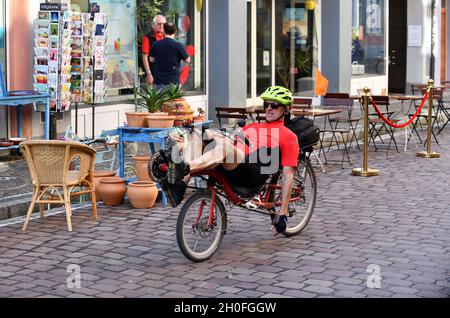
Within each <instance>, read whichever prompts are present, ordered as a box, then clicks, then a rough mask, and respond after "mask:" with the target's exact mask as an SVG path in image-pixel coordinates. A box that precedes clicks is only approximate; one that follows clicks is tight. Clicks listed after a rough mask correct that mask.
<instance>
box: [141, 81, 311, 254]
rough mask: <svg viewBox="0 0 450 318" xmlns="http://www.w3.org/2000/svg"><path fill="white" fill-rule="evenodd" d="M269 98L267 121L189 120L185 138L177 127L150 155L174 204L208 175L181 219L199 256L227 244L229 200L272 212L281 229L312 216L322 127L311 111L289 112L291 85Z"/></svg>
mask: <svg viewBox="0 0 450 318" xmlns="http://www.w3.org/2000/svg"><path fill="white" fill-rule="evenodd" d="M261 98H262V99H263V100H264V109H265V111H266V121H267V122H266V123H252V124H249V125H244V123H240V124H239V126H241V128H240V129H236V130H234V131H232V132H227V131H213V130H209V129H204V130H202V131H200V130H199V129H198V128H194V127H192V126H191V127H186V128H187V129H188V131H189V133H188V134H187V135H186V136H185V137H184V138H183V137H182V136H179V135H172V136H171V137H169V139H168V142H167V146H166V149H165V150H161V151H160V152H158V153H156V154H155V155H154V156H153V157H152V159H151V160H150V163H149V175H150V176H151V178H152V179H153V180H154V181H155V182H158V183H160V184H161V187H162V188H163V190H164V191H165V193H166V196H167V197H168V199H169V201H170V202H171V204H172V206H173V207H176V206H178V205H179V204H180V203H181V201H182V200H183V197H184V194H185V191H186V188H187V184H189V180H190V178H191V177H197V178H202V179H203V180H205V181H206V184H207V187H203V188H196V189H197V191H195V192H194V193H193V194H192V195H191V196H190V197H189V198H188V199H187V201H186V202H185V203H184V205H183V206H182V208H181V211H180V214H179V216H178V221H177V229H176V233H177V241H178V245H179V247H180V249H181V251H182V253H183V254H184V255H185V256H186V257H187V258H188V259H190V260H192V261H204V260H207V259H208V258H210V257H211V256H212V255H213V254H214V253H215V252H216V251H217V249H218V248H219V246H220V243H221V241H222V239H223V236H224V234H225V233H226V231H227V213H226V208H225V206H226V204H225V203H227V205H229V206H237V207H241V208H244V209H247V210H251V211H255V212H259V213H263V214H267V215H269V216H270V217H271V219H272V224H273V226H274V235H277V234H278V233H282V234H284V235H286V236H292V235H296V234H298V233H300V232H301V231H302V230H303V229H304V228H305V227H306V225H307V224H308V222H309V220H310V219H311V216H312V213H313V210H314V206H315V201H316V191H317V189H316V177H315V174H314V171H313V168H312V166H311V163H310V160H309V156H310V154H311V152H312V151H313V146H314V145H315V144H317V142H318V141H319V129H318V128H317V127H315V126H313V124H312V121H310V120H308V119H306V118H303V117H296V118H294V119H293V120H290V119H289V117H290V108H291V105H292V101H293V99H292V94H291V92H290V91H289V90H287V89H286V88H283V87H280V86H273V87H269V88H268V89H267V90H266V92H264V93H263V94H262V95H261ZM285 121H286V123H287V125H288V127H289V128H288V127H287V126H285ZM186 141H188V142H187V143H186ZM299 142H300V145H302V147H301V148H300V147H299Z"/></svg>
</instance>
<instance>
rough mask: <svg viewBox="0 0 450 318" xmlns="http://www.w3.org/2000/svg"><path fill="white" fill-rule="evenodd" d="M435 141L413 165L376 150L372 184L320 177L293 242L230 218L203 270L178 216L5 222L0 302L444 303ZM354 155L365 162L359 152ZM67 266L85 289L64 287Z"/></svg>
mask: <svg viewBox="0 0 450 318" xmlns="http://www.w3.org/2000/svg"><path fill="white" fill-rule="evenodd" d="M423 133H425V132H423ZM439 140H440V142H441V144H440V145H433V150H435V151H439V152H440V153H441V155H442V157H441V158H440V159H421V158H416V157H415V154H416V152H417V151H419V150H423V147H422V146H418V148H417V149H415V148H414V146H411V145H410V146H409V147H408V151H407V152H401V153H397V152H396V151H395V150H391V151H389V153H388V156H386V151H383V150H380V151H378V152H373V151H371V152H370V159H369V165H370V167H371V168H378V169H380V171H381V175H380V176H379V177H374V178H360V177H353V176H351V168H346V169H341V168H340V166H339V165H337V166H327V173H326V174H323V173H321V172H320V171H319V169H317V170H316V171H317V178H318V185H319V188H318V200H317V204H316V210H315V213H314V215H313V218H312V219H311V222H310V223H309V225H308V226H307V228H306V229H305V230H304V232H302V233H300V234H299V235H298V236H295V237H291V238H286V237H283V236H281V235H279V236H277V237H272V236H271V230H270V220H269V218H268V217H265V216H262V215H259V214H256V213H251V212H245V211H241V210H239V209H233V210H231V211H229V218H228V219H229V230H228V232H227V235H226V236H225V238H224V240H223V242H222V245H221V247H220V249H219V251H218V252H217V253H216V254H215V255H214V256H213V257H212V258H211V259H210V260H209V261H207V262H204V263H192V262H190V261H188V260H187V259H186V258H184V256H183V255H182V254H181V252H180V251H179V249H178V246H177V243H176V237H175V225H176V219H177V215H178V209H169V208H166V209H162V208H161V207H160V206H159V207H157V208H154V209H151V210H133V209H132V208H131V206H130V205H129V204H125V205H123V206H119V207H116V208H111V207H106V206H103V205H100V206H99V209H98V210H99V216H100V221H99V222H98V223H97V222H94V221H92V220H91V219H90V209H89V208H81V209H79V210H76V211H74V216H73V227H74V232H73V233H69V232H67V230H66V223H65V216H64V214H58V215H53V216H49V217H48V218H46V219H44V220H39V219H37V220H33V221H32V222H31V223H30V226H29V228H28V231H27V232H26V233H22V232H21V231H20V228H21V220H16V221H17V222H19V223H16V224H11V225H8V224H6V223H4V222H3V223H0V264H1V267H0V297H175V298H182V297H220V298H231V297H269V298H271V297H295V298H299V297H449V296H450V212H449V206H450V196H449V194H448V189H449V188H450V187H449V186H450V181H449V178H448V173H447V171H449V170H450V160H449V158H450V130H449V129H445V130H444V132H443V133H442V134H441V135H440V138H439ZM400 142H401V139H400ZM336 156H337V157H340V155H339V154H338V153H337V152H336ZM351 159H352V162H353V163H354V167H361V166H362V153H361V152H357V151H355V150H353V151H352V152H351ZM11 221H12V220H9V221H7V222H11ZM73 264H75V265H79V266H80V269H81V288H80V289H70V288H68V287H67V279H68V277H70V270H69V273H68V272H67V269H68V266H70V265H73ZM70 268H71V267H69V269H70ZM378 277H379V278H380V281H379V282H380V285H379V286H378V285H377V284H376V283H377V278H378ZM368 286H371V287H379V288H370V287H368Z"/></svg>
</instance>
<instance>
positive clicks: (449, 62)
mask: <svg viewBox="0 0 450 318" xmlns="http://www.w3.org/2000/svg"><path fill="white" fill-rule="evenodd" d="M449 56H450V0H447V74H446V76H445V78H446V79H447V81H450V59H449Z"/></svg>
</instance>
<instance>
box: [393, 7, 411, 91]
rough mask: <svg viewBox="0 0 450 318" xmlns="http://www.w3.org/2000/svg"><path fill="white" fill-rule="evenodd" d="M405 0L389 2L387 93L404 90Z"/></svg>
mask: <svg viewBox="0 0 450 318" xmlns="http://www.w3.org/2000/svg"><path fill="white" fill-rule="evenodd" d="M406 47H407V0H396V1H389V93H400V94H404V93H405V89H406Z"/></svg>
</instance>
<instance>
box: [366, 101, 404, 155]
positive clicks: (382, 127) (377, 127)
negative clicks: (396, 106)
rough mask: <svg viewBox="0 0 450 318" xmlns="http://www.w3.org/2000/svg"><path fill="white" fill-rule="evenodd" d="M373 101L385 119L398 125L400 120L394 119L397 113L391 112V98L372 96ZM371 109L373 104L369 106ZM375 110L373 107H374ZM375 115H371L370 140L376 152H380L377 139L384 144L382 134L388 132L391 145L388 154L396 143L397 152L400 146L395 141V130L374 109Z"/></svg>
mask: <svg viewBox="0 0 450 318" xmlns="http://www.w3.org/2000/svg"><path fill="white" fill-rule="evenodd" d="M372 99H373V101H374V102H375V104H376V105H377V106H378V108H379V110H380V112H381V113H382V114H383V116H384V117H386V118H387V119H388V120H389V121H390V122H392V123H394V124H397V123H398V122H399V121H400V119H396V118H394V115H395V112H393V111H389V106H390V102H389V97H388V96H384V95H378V96H377V95H374V96H372ZM370 107H371V104H369V108H370ZM372 108H373V106H372ZM373 111H374V112H373V113H369V138H370V139H371V140H372V142H373V145H374V147H375V151H378V148H377V145H376V138H377V137H378V139H379V140H380V141H381V143H382V144H384V140H383V138H381V133H382V132H383V131H386V132H387V133H388V135H389V145H388V148H387V151H386V153H388V151H389V149H390V148H391V144H392V142H394V145H395V149H396V150H397V152H399V150H398V146H397V141H396V140H395V136H394V128H393V127H391V126H389V125H388V124H387V123H385V122H384V121H383V119H381V118H380V117H379V116H378V114H377V113H376V112H375V109H373Z"/></svg>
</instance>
